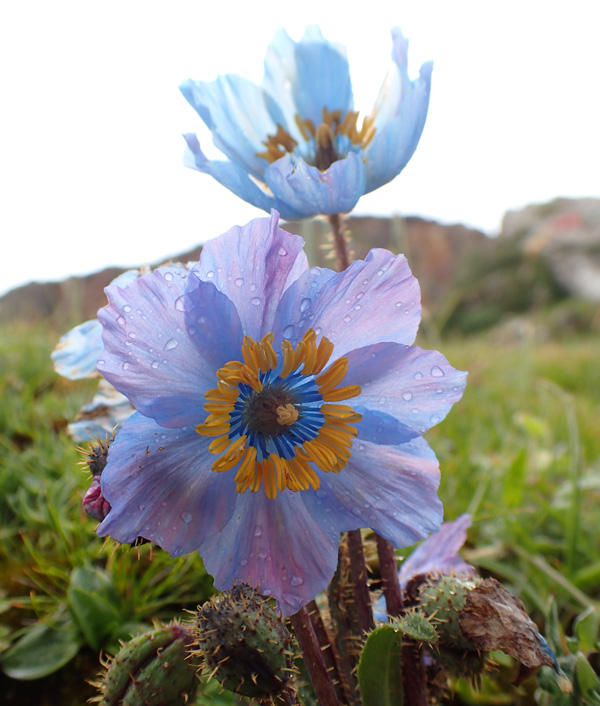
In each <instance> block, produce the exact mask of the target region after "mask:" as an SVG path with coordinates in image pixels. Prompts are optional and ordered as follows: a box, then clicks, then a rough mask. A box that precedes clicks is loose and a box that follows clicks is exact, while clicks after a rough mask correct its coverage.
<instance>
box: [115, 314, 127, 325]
mask: <svg viewBox="0 0 600 706" xmlns="http://www.w3.org/2000/svg"><path fill="white" fill-rule="evenodd" d="M117 323H118V324H119V326H125V323H126V321H125V317H124V316H119V318H118V319H117Z"/></svg>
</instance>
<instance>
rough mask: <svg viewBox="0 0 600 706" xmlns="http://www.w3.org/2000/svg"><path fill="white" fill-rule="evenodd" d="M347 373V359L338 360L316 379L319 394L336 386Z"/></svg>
mask: <svg viewBox="0 0 600 706" xmlns="http://www.w3.org/2000/svg"><path fill="white" fill-rule="evenodd" d="M347 372H348V358H346V357H343V358H338V359H337V360H336V361H335V363H333V364H332V365H330V366H329V368H328V369H327V370H326V371H325V372H324V373H323V375H320V376H319V377H318V378H317V379H316V383H317V385H318V386H319V390H320V392H321V394H323V393H324V392H327V391H329V390H333V388H334V387H335V386H336V385H338V384H339V383H340V382H341V381H342V380H343V379H344V377H345V375H346V373H347Z"/></svg>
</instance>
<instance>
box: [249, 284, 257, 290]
mask: <svg viewBox="0 0 600 706" xmlns="http://www.w3.org/2000/svg"><path fill="white" fill-rule="evenodd" d="M250 291H251V292H255V291H256V285H255V284H251V285H250Z"/></svg>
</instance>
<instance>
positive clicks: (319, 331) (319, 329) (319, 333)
mask: <svg viewBox="0 0 600 706" xmlns="http://www.w3.org/2000/svg"><path fill="white" fill-rule="evenodd" d="M321 330H322V329H321V327H320V326H317V328H316V329H315V333H316V334H317V336H320V335H321Z"/></svg>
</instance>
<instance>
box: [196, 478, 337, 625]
mask: <svg viewBox="0 0 600 706" xmlns="http://www.w3.org/2000/svg"><path fill="white" fill-rule="evenodd" d="M304 500H305V493H301V492H298V493H292V492H291V491H289V490H285V491H283V492H281V493H279V494H278V495H277V497H275V498H273V499H269V498H268V497H267V496H266V494H265V493H264V492H263V490H262V488H261V489H260V490H259V491H258V492H256V493H250V492H247V493H245V494H243V495H239V496H238V501H237V504H236V508H235V512H234V513H233V515H232V517H231V520H230V522H229V524H228V525H227V526H226V527H225V528H224V530H223V531H222V532H220V533H219V534H218V535H214V536H213V537H211V538H210V539H208V540H207V541H206V542H204V544H203V545H202V546H201V547H200V554H201V556H202V558H203V560H204V565H205V566H206V570H207V571H208V572H209V573H210V574H212V576H213V577H214V579H215V586H216V588H218V589H220V590H224V589H228V588H231V586H232V585H233V584H234V583H235V582H245V583H249V584H250V585H252V586H257V587H259V590H260V592H261V593H262V594H263V595H265V596H272V597H273V598H275V599H276V601H277V606H278V608H279V610H280V611H281V614H282V616H283V617H284V618H285V617H287V616H289V615H292V614H293V613H296V612H297V611H298V610H300V608H301V607H302V606H303V605H305V604H306V603H308V602H309V601H311V600H312V599H313V598H314V597H315V596H316V595H317V593H320V592H321V591H323V590H324V589H325V588H326V587H327V585H328V583H329V581H331V578H332V576H333V573H334V571H335V568H336V565H337V560H338V543H339V539H340V536H339V531H338V530H337V529H336V528H335V527H332V526H331V524H330V523H329V522H328V516H323V515H320V514H316V513H314V512H310V511H309V510H308V509H307V506H306V505H305V502H304Z"/></svg>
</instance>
